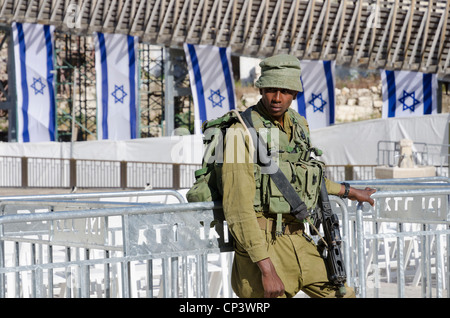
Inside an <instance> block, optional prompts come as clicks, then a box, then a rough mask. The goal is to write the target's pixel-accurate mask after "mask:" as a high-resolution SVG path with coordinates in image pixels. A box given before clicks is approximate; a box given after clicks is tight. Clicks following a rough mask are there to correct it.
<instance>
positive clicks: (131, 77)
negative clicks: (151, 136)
mask: <svg viewBox="0 0 450 318" xmlns="http://www.w3.org/2000/svg"><path fill="white" fill-rule="evenodd" d="M128 61H129V63H128V65H129V68H130V70H129V80H130V130H131V134H130V136H131V139H134V138H136V83H135V76H136V52H135V50H134V37H133V36H129V35H128Z"/></svg>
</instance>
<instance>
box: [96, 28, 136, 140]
mask: <svg viewBox="0 0 450 318" xmlns="http://www.w3.org/2000/svg"><path fill="white" fill-rule="evenodd" d="M138 52H139V51H138V40H137V38H136V37H133V36H129V35H125V34H106V33H96V34H95V71H96V74H97V75H96V78H97V138H98V139H99V140H101V139H108V140H127V139H134V138H138V131H139V120H138V118H139V102H138V58H139V53H138Z"/></svg>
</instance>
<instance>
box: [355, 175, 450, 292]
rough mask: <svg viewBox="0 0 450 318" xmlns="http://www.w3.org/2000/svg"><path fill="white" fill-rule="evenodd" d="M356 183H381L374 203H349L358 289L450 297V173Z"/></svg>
mask: <svg viewBox="0 0 450 318" xmlns="http://www.w3.org/2000/svg"><path fill="white" fill-rule="evenodd" d="M351 183H352V185H353V186H355V187H365V186H372V187H375V188H377V189H378V191H377V192H376V193H375V194H373V195H372V198H374V199H375V202H376V204H375V207H374V208H370V209H367V206H364V207H363V205H362V204H358V205H357V204H355V203H353V204H351V206H349V218H350V220H351V221H350V229H349V231H350V233H351V235H352V237H351V238H350V245H351V248H350V249H351V257H350V258H351V261H350V262H351V266H350V267H349V268H348V271H349V282H350V285H353V286H354V287H355V288H356V291H357V295H358V296H359V297H423V298H425V297H426V298H429V297H445V296H447V297H450V289H449V285H450V271H449V265H450V250H449V249H450V216H449V195H450V186H449V179H448V178H412V179H391V180H371V181H351ZM445 291H446V293H445Z"/></svg>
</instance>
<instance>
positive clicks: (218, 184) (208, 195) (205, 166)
mask: <svg viewBox="0 0 450 318" xmlns="http://www.w3.org/2000/svg"><path fill="white" fill-rule="evenodd" d="M238 114H239V112H238V111H237V110H231V111H229V112H228V113H226V114H225V115H223V116H221V117H219V118H216V119H214V120H210V121H206V122H204V123H203V125H202V131H203V133H204V136H203V144H204V146H205V150H204V154H203V159H202V167H201V168H200V169H198V170H196V171H195V182H194V185H193V186H192V187H191V188H190V189H189V191H188V192H187V193H186V199H187V200H188V202H205V201H222V178H221V176H222V163H223V160H220V159H223V152H222V153H221V150H222V151H223V141H224V137H225V133H226V129H227V128H228V127H230V126H231V125H233V124H234V123H235V122H237V121H238V116H239V115H238ZM217 159H219V160H217Z"/></svg>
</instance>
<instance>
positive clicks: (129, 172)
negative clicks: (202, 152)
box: [0, 156, 448, 189]
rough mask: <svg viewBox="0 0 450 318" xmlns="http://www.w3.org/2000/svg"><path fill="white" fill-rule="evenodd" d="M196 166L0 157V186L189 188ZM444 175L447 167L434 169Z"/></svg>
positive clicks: (344, 174)
mask: <svg viewBox="0 0 450 318" xmlns="http://www.w3.org/2000/svg"><path fill="white" fill-rule="evenodd" d="M375 167H376V166H375V165H327V166H326V167H325V173H326V175H327V177H329V178H330V179H331V180H369V179H373V178H375V172H374V171H375V170H374V169H375ZM199 168H201V165H200V164H178V163H162V162H134V161H112V160H111V161H108V160H87V159H60V158H32V157H12V156H9V157H8V156H0V187H21V188H26V187H30V188H32V187H34V188H68V189H70V188H73V187H79V188H121V189H127V188H131V189H139V188H141V189H142V188H144V187H148V188H153V189H181V188H190V187H191V186H192V184H193V183H194V181H195V177H194V171H195V170H197V169H199ZM436 169H437V170H436V171H437V175H438V176H448V165H444V166H442V165H441V166H436Z"/></svg>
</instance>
